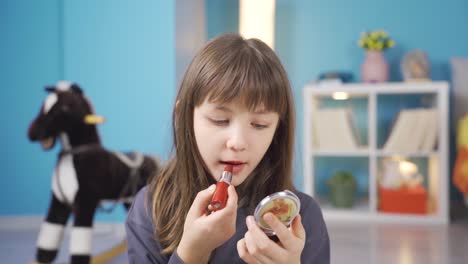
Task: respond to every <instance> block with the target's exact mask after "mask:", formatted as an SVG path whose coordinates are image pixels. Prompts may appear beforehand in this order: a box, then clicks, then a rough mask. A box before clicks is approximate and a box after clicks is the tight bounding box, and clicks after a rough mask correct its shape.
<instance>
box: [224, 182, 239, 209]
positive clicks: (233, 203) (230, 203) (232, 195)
mask: <svg viewBox="0 0 468 264" xmlns="http://www.w3.org/2000/svg"><path fill="white" fill-rule="evenodd" d="M237 199H238V197H237V192H236V189H235V188H234V185H229V188H228V200H227V202H226V207H229V208H231V209H235V210H236V211H237Z"/></svg>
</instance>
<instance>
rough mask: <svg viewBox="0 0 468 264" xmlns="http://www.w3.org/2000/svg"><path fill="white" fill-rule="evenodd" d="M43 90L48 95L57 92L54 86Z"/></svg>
mask: <svg viewBox="0 0 468 264" xmlns="http://www.w3.org/2000/svg"><path fill="white" fill-rule="evenodd" d="M44 90H45V91H46V92H48V93H54V92H55V91H57V88H55V86H46V87H45V88H44Z"/></svg>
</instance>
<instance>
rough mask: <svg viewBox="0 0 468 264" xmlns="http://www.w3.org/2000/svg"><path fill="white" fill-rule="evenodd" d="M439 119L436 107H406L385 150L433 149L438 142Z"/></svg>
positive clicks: (385, 145)
mask: <svg viewBox="0 0 468 264" xmlns="http://www.w3.org/2000/svg"><path fill="white" fill-rule="evenodd" d="M437 136H438V120H437V110H436V109H434V108H416V109H406V110H402V111H400V112H399V113H398V115H397V118H396V121H395V123H394V125H393V127H392V131H391V132H390V135H389V137H388V139H387V141H386V142H385V144H384V147H383V150H384V151H389V152H418V151H432V150H433V149H434V148H435V146H436V144H437Z"/></svg>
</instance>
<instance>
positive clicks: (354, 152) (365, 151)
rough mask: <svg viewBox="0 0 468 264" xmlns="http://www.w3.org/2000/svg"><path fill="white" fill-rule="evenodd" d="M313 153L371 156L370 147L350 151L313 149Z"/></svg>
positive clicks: (321, 154)
mask: <svg viewBox="0 0 468 264" xmlns="http://www.w3.org/2000/svg"><path fill="white" fill-rule="evenodd" d="M311 155H312V156H322V157H365V156H369V148H368V147H362V148H359V149H357V150H350V151H343V150H340V151H337V150H312V151H311Z"/></svg>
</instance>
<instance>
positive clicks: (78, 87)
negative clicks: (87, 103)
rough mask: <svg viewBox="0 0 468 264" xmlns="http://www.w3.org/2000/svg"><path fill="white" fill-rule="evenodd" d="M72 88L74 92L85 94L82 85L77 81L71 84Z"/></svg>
mask: <svg viewBox="0 0 468 264" xmlns="http://www.w3.org/2000/svg"><path fill="white" fill-rule="evenodd" d="M71 90H72V91H73V92H74V93H77V94H83V90H81V88H80V86H79V85H78V84H76V83H74V84H72V85H71Z"/></svg>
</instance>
